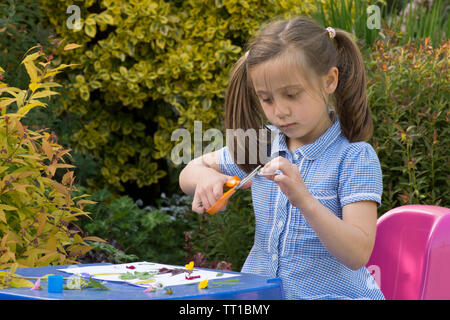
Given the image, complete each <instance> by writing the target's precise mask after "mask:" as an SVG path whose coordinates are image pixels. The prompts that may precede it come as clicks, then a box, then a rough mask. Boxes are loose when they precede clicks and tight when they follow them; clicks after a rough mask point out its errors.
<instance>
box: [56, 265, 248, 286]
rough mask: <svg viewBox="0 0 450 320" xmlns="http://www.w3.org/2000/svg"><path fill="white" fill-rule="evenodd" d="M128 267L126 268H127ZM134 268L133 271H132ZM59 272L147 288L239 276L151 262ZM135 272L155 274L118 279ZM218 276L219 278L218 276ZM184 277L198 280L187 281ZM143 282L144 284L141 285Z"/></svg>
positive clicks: (218, 271) (68, 269)
mask: <svg viewBox="0 0 450 320" xmlns="http://www.w3.org/2000/svg"><path fill="white" fill-rule="evenodd" d="M127 267H128V268H127ZM133 267H134V269H133ZM161 268H167V269H179V268H182V269H185V270H186V272H183V273H180V274H176V275H172V274H171V273H164V274H157V273H158V270H160V269H161ZM58 270H59V271H63V272H66V273H71V274H79V275H82V274H83V273H86V274H89V275H90V276H91V277H92V278H93V279H95V280H100V281H115V282H126V283H129V284H132V285H137V286H141V287H148V286H149V285H156V284H161V285H162V286H164V287H167V286H175V285H183V284H193V283H197V282H200V281H203V280H214V279H225V278H231V277H238V276H240V275H239V274H234V273H228V272H226V271H222V270H217V271H216V270H214V271H209V270H199V269H197V268H194V269H193V272H191V273H188V272H187V269H186V268H185V267H184V266H173V265H167V264H160V263H153V262H145V261H143V262H133V263H124V264H111V265H104V266H102V265H97V266H89V267H72V266H71V267H69V268H65V269H58ZM135 271H137V272H149V273H156V274H155V275H154V276H153V277H152V278H151V279H148V280H140V279H130V280H123V279H120V275H121V274H126V273H127V272H130V273H134V272H135ZM218 274H219V276H218ZM186 276H190V277H196V276H200V277H199V278H195V279H191V280H188V279H186ZM143 282H145V283H143Z"/></svg>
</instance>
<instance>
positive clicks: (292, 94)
mask: <svg viewBox="0 0 450 320" xmlns="http://www.w3.org/2000/svg"><path fill="white" fill-rule="evenodd" d="M297 96H298V92H296V93H288V94H286V97H288V98H289V99H295V98H297Z"/></svg>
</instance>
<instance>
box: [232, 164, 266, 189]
mask: <svg viewBox="0 0 450 320" xmlns="http://www.w3.org/2000/svg"><path fill="white" fill-rule="evenodd" d="M259 168H261V165H259V166H257V167H256V169H255V170H253V171H252V172H250V173H249V174H248V176H246V177H245V178H244V179H242V180H241V183H239V184H238V185H237V186H236V187H234V189H236V190H237V189H240V188H241V187H242V186H243V185H244V184H246V183H247V181H249V180H250V179H251V178H253V177H254V176H255V174H257V173H258V170H259Z"/></svg>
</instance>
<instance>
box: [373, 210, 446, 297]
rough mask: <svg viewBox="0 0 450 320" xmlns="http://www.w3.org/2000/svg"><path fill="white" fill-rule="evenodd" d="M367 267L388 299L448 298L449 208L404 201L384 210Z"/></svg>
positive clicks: (379, 220) (378, 223)
mask: <svg viewBox="0 0 450 320" xmlns="http://www.w3.org/2000/svg"><path fill="white" fill-rule="evenodd" d="M367 268H368V269H369V271H371V274H372V276H373V278H374V280H375V281H376V282H377V283H378V285H379V286H380V288H381V292H383V294H384V296H385V298H386V299H388V300H438V299H439V300H441V299H446V300H448V299H450V209H448V208H443V207H437V206H430V205H406V206H401V207H397V208H394V209H392V210H390V211H388V212H386V213H385V214H384V215H382V216H381V217H380V218H379V219H378V222H377V235H376V240H375V247H374V250H373V252H372V256H371V257H370V260H369V262H368V263H367Z"/></svg>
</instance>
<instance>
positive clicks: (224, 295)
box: [0, 264, 284, 300]
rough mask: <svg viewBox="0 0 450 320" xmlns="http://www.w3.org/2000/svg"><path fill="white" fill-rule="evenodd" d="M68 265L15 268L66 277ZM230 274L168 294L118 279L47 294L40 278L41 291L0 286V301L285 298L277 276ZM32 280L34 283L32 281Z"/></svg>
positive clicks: (24, 272) (24, 273)
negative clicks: (97, 286) (229, 281)
mask: <svg viewBox="0 0 450 320" xmlns="http://www.w3.org/2000/svg"><path fill="white" fill-rule="evenodd" d="M91 265H92V264H91ZM79 266H89V265H82V264H81V265H77V267H79ZM67 267H70V266H48V267H37V268H21V269H17V270H16V274H19V275H22V276H30V277H42V276H44V275H46V274H55V275H62V276H64V277H69V276H70V274H68V273H65V272H62V271H58V270H57V269H62V268H67ZM206 270H208V269H206ZM227 272H231V271H227ZM231 273H236V275H240V276H239V277H238V279H239V281H238V282H236V284H233V285H223V286H220V287H216V288H208V289H198V287H197V286H196V285H179V286H171V287H170V288H171V289H172V291H173V293H172V294H167V293H166V291H165V290H164V289H159V290H156V292H146V293H144V290H145V288H142V287H137V286H133V285H130V284H127V283H119V282H106V284H105V286H106V287H108V288H109V289H111V290H95V289H92V288H87V289H83V290H63V292H62V293H48V291H47V281H41V286H42V290H30V288H20V289H19V288H9V289H0V300H161V299H164V300H176V299H178V300H180V299H183V300H280V299H283V298H284V295H283V290H282V285H281V280H280V279H278V278H267V277H262V276H258V275H253V274H245V273H238V272H231ZM229 279H234V278H229ZM32 281H33V282H34V280H32ZM216 281H219V280H216ZM213 283H214V280H211V281H210V284H213Z"/></svg>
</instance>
